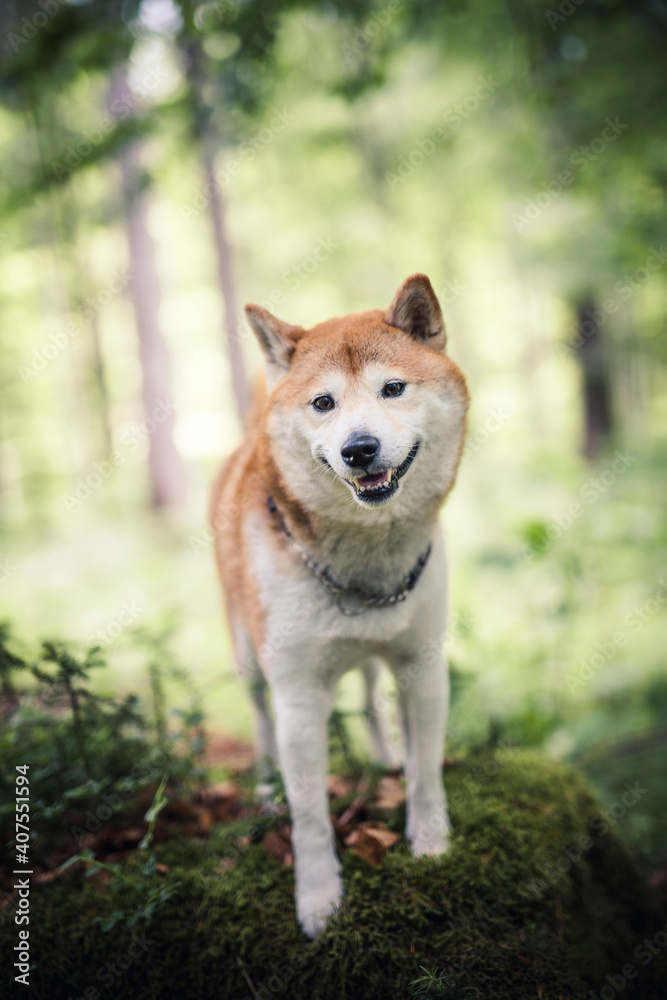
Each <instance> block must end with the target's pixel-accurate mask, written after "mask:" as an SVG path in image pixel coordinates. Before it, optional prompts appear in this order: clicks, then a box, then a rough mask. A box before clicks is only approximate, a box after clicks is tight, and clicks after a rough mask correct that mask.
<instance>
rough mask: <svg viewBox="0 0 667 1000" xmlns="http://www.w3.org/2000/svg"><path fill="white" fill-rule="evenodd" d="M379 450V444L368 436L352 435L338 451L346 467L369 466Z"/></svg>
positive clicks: (375, 439)
mask: <svg viewBox="0 0 667 1000" xmlns="http://www.w3.org/2000/svg"><path fill="white" fill-rule="evenodd" d="M379 450H380V442H379V441H378V439H377V438H374V437H371V436H370V434H352V435H351V436H350V437H349V438H348V439H347V441H346V442H345V444H344V445H343V447H342V448H341V450H340V453H341V455H342V456H343V461H344V462H345V464H346V465H350V466H352V468H356V467H357V466H360V467H364V466H366V465H370V464H371V462H372V461H373V459H374V458H375V456H376V455H377V453H378V452H379Z"/></svg>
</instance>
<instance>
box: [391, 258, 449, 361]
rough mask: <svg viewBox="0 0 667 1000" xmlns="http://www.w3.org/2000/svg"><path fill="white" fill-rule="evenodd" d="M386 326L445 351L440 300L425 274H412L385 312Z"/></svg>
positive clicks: (445, 339) (445, 340) (445, 336)
mask: <svg viewBox="0 0 667 1000" xmlns="http://www.w3.org/2000/svg"><path fill="white" fill-rule="evenodd" d="M385 320H386V322H387V323H388V324H389V326H397V327H398V328H399V329H400V330H404V331H405V333H407V334H409V335H410V336H411V337H413V338H414V339H415V340H418V341H420V342H421V343H424V344H427V345H428V346H429V347H435V348H436V350H439V351H444V349H445V345H446V343H447V332H446V330H445V322H444V320H443V318H442V312H441V311H440V303H439V302H438V300H437V298H436V294H435V292H434V291H433V287H432V285H431V282H430V281H429V280H428V278H427V277H426V275H425V274H411V275H410V277H409V278H406V279H405V281H404V282H403V284H402V285H401V287H400V288H399V290H398V291H397V292H396V295H395V296H394V301H393V302H392V304H391V305H390V306H389V308H388V309H387V311H386V313H385Z"/></svg>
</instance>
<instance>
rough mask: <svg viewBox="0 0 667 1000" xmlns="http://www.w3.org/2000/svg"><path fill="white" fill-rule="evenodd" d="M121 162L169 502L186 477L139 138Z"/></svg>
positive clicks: (153, 445) (153, 425) (159, 499)
mask: <svg viewBox="0 0 667 1000" xmlns="http://www.w3.org/2000/svg"><path fill="white" fill-rule="evenodd" d="M119 103H120V104H122V106H124V107H127V106H131V104H132V102H131V95H130V92H129V88H128V86H127V79H126V76H125V73H124V71H123V70H118V71H116V74H115V78H114V81H113V83H112V85H111V88H110V91H109V106H110V108H113V107H114V106H118V104H119ZM118 162H119V165H120V171H121V176H122V191H123V206H124V213H125V228H126V231H127V241H128V247H129V256H130V274H131V280H130V289H131V294H132V302H133V306H134V314H135V317H136V325H137V335H138V337H139V357H140V359H141V371H142V400H143V408H144V420H145V427H146V430H147V435H146V436H147V438H148V468H149V474H150V484H151V496H152V502H153V506H154V507H168V506H170V505H172V504H177V503H181V502H182V501H183V500H184V498H185V483H186V481H185V469H184V467H183V462H182V460H181V456H180V455H179V453H178V450H177V448H176V445H175V442H174V400H173V395H172V387H171V372H170V362H169V352H168V350H167V345H166V342H165V339H164V336H163V334H162V330H161V328H160V301H161V295H160V282H159V278H158V273H157V267H156V263H155V249H154V246H153V240H152V237H151V235H150V232H149V229H148V188H147V179H146V174H145V171H144V168H143V166H142V162H141V142H140V140H135V141H134V142H132V143H131V144H130V145H128V146H126V147H125V149H123V150H122V152H121V153H120V155H119V157H118Z"/></svg>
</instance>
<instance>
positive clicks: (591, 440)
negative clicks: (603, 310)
mask: <svg viewBox="0 0 667 1000" xmlns="http://www.w3.org/2000/svg"><path fill="white" fill-rule="evenodd" d="M598 315H599V313H598V311H597V310H596V308H595V302H593V301H592V300H589V299H587V300H584V301H582V302H580V303H579V306H578V308H577V317H578V328H579V336H578V338H577V343H578V347H579V360H580V362H581V370H582V375H583V390H582V391H583V403H584V440H583V445H582V451H583V453H584V455H585V456H586V458H588V459H592V458H595V456H596V455H597V454H598V453H599V451H600V449H601V448H602V447H603V446H604V445H605V444H606V442H607V441H608V439H609V437H610V435H611V431H612V413H611V389H610V381H609V358H608V350H607V344H606V341H605V338H604V336H603V331H602V327H601V326H600V323H599V322H598V318H597V317H598Z"/></svg>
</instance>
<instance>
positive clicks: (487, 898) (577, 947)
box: [0, 752, 667, 1000]
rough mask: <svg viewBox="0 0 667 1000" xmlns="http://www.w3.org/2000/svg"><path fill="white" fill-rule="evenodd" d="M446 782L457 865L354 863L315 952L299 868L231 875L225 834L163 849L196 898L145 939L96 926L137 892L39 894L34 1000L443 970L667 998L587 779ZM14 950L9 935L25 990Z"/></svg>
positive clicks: (292, 998) (518, 988) (171, 909)
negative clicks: (298, 892)
mask: <svg viewBox="0 0 667 1000" xmlns="http://www.w3.org/2000/svg"><path fill="white" fill-rule="evenodd" d="M445 784H446V787H447V790H448V794H449V800H450V807H451V813H452V819H453V824H454V838H453V843H452V846H451V849H450V851H449V853H448V854H447V855H446V856H444V857H443V858H440V859H420V860H414V859H413V858H412V857H411V856H410V855H409V853H408V851H407V849H406V848H405V846H404V845H403V844H400V845H398V846H397V848H396V849H395V850H394V851H392V852H391V853H390V854H389V855H388V856H387V857H386V858H385V860H384V861H383V862H382V864H381V865H379V866H378V867H375V868H371V867H369V866H368V865H367V864H366V863H365V862H364V861H362V860H361V859H360V858H358V857H355V856H354V855H353V854H350V853H348V854H347V855H346V856H345V859H344V882H345V889H346V894H347V895H346V901H345V904H344V906H343V908H342V910H341V912H340V913H339V914H338V915H337V917H336V918H335V919H334V920H333V921H332V922H331V924H330V926H329V927H328V928H327V930H326V931H325V932H324V933H323V934H322V935H321V937H320V938H318V940H317V941H315V942H312V943H310V942H308V941H307V940H306V939H305V938H304V937H303V935H302V934H301V932H300V930H299V928H298V925H297V923H296V919H295V913H294V884H293V872H292V870H291V869H290V868H286V867H281V866H280V865H279V864H278V863H277V862H276V861H275V860H274V859H273V858H272V857H270V856H269V855H268V854H267V853H266V851H264V849H263V848H262V847H260V846H257V845H250V846H248V847H245V848H243V849H242V850H241V852H240V853H238V851H236V852H235V861H234V863H233V865H225V864H224V863H223V864H221V858H222V857H224V855H225V854H229V853H231V852H230V845H231V841H230V838H229V837H227V838H225V828H224V827H219V828H217V829H216V830H215V831H214V835H213V836H212V838H211V840H210V841H206V842H202V841H187V842H182V843H173V842H172V843H171V844H167V845H164V847H163V848H161V852H160V853H161V857H160V860H162V861H163V862H165V863H166V864H168V865H169V871H168V873H167V874H165V876H164V878H165V880H166V881H168V882H172V883H176V882H178V883H180V884H179V885H178V887H177V888H176V889H175V892H174V895H173V896H172V898H171V899H170V900H169V901H168V902H167V903H166V904H165V905H164V906H163V907H162V908H161V909H160V910H159V911H158V912H157V913H156V914H155V915H154V916H153V917H152V919H151V920H150V921H149V922H148V923H142V924H140V925H139V928H140V929H139V930H137V931H135V932H131V931H130V930H128V929H127V928H126V927H125V926H123V925H117V926H116V927H115V928H114V929H113V930H112V931H110V932H107V933H105V932H103V931H102V930H101V928H100V925H99V923H94V922H93V921H94V918H95V917H97V916H102V915H105V914H109V913H111V912H112V911H113V910H117V909H121V910H122V909H123V908H131V907H132V906H133V905H135V901H134V900H133V899H132V893H131V891H126V890H122V891H115V892H113V893H112V892H109V890H108V887H107V888H106V889H105V887H104V886H101V885H96V884H93V882H92V881H91V880H90V879H87V880H83V879H81V877H80V876H78V875H76V874H71V875H70V874H68V875H66V876H63V877H62V878H59V879H57V880H56V881H54V882H52V883H50V884H48V885H44V886H40V887H35V888H34V890H33V893H32V898H31V913H30V943H31V955H32V962H33V969H32V972H31V986H30V987H29V988H21V994H20V995H22V996H24V997H39V998H48V1000H61V998H62V1000H66V998H68V997H72V998H75V997H81V996H83V997H86V1000H98V998H106V997H114V998H118V1000H120V998H126V997H127V998H132V1000H147V998H160V1000H165V998H171V997H187V998H189V1000H198V998H206V1000H209V998H216V1000H217V998H229V1000H237V998H238V1000H242V998H245V997H248V998H258V997H259V998H262V1000H269V998H280V997H284V998H289V1000H300V998H304V1000H305V998H308V1000H320V998H321V1000H324V998H336V1000H341V998H354V1000H357V998H364V1000H375V998H378V1000H380V998H382V1000H386V998H403V997H405V998H410V997H411V996H412V995H413V991H412V988H411V987H410V985H409V984H410V983H411V981H412V980H414V979H415V978H417V977H418V976H419V975H421V971H420V966H427V967H429V968H432V967H433V966H436V967H437V969H438V970H439V971H440V972H445V973H450V974H451V975H452V977H453V979H454V980H455V981H456V983H457V984H458V988H459V993H458V994H457V995H460V996H471V997H473V996H477V997H480V998H485V1000H486V998H496V997H497V998H508V1000H524V998H525V1000H528V998H532V997H536V998H537V997H543V998H544V1000H550V998H554V1000H557V998H559V997H562V998H563V1000H565V998H566V997H569V998H570V1000H584V998H590V997H591V996H594V997H601V1000H611V998H612V997H613V996H616V995H617V994H619V993H620V995H621V996H622V998H625V997H628V996H636V997H638V998H639V997H641V998H642V1000H661V998H663V997H664V995H665V993H664V991H663V987H662V986H661V983H662V982H665V981H667V972H666V970H665V961H664V958H665V955H666V954H667V948H664V950H663V947H664V946H663V945H661V943H660V942H662V941H663V937H662V934H663V932H664V931H665V918H664V915H662V914H661V913H660V911H659V910H658V909H657V906H656V904H655V902H654V901H653V899H652V897H651V895H650V893H649V891H648V889H647V887H646V885H645V883H644V882H643V881H642V879H641V877H640V875H639V874H638V872H637V870H636V868H635V866H634V864H633V861H632V859H631V858H630V857H629V855H628V852H627V850H626V848H625V847H624V845H623V844H622V843H621V842H620V840H619V839H618V836H617V834H616V832H615V827H614V825H613V821H611V822H610V820H611V818H610V817H604V816H603V815H601V813H600V811H599V808H598V807H597V806H596V803H595V801H594V800H593V798H592V797H591V795H590V792H589V790H588V789H587V787H586V786H585V784H584V783H583V782H582V780H581V778H580V777H578V776H577V775H576V774H574V773H573V772H572V771H570V770H568V769H566V768H563V767H560V766H556V765H554V764H552V763H550V762H548V761H546V760H544V759H543V758H540V757H537V756H534V755H532V754H524V753H518V752H513V753H511V754H507V753H506V754H505V755H504V756H502V755H497V756H496V757H495V758H493V757H491V756H489V757H488V758H482V759H476V760H471V761H468V762H466V763H465V764H461V765H458V766H455V767H453V768H452V769H451V770H450V771H448V772H447V775H446V780H445ZM133 933H134V936H133ZM656 935H657V937H656ZM645 939H646V940H647V941H648V944H647V945H644V944H643V942H644V941H645ZM664 941H665V943H666V944H667V935H665V937H664ZM16 943H17V928H16V926H15V925H14V924H13V923H8V922H6V923H5V924H4V926H3V927H2V929H1V930H0V954H1V955H2V968H3V970H4V972H3V977H6V979H9V980H11V978H13V974H12V973H10V974H9V975H8V971H7V970H10V969H11V968H12V965H13V961H14V959H13V957H10V955H12V949H13V947H14V945H15V944H16ZM647 956H649V957H648V959H647ZM630 965H631V966H632V967H633V969H635V970H636V972H637V974H636V976H631V975H630V970H629V968H628V967H629V966H630ZM624 967H625V968H624ZM465 988H468V992H465V991H464V990H465ZM86 990H87V991H88V992H86ZM95 991H96V992H95ZM589 991H592V992H589ZM600 991H602V992H600ZM433 995H434V996H436V995H440V996H450V997H451V996H454V994H453V993H452V992H451V990H450V992H446V991H443V992H440V993H437V994H436V993H434V994H433Z"/></svg>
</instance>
